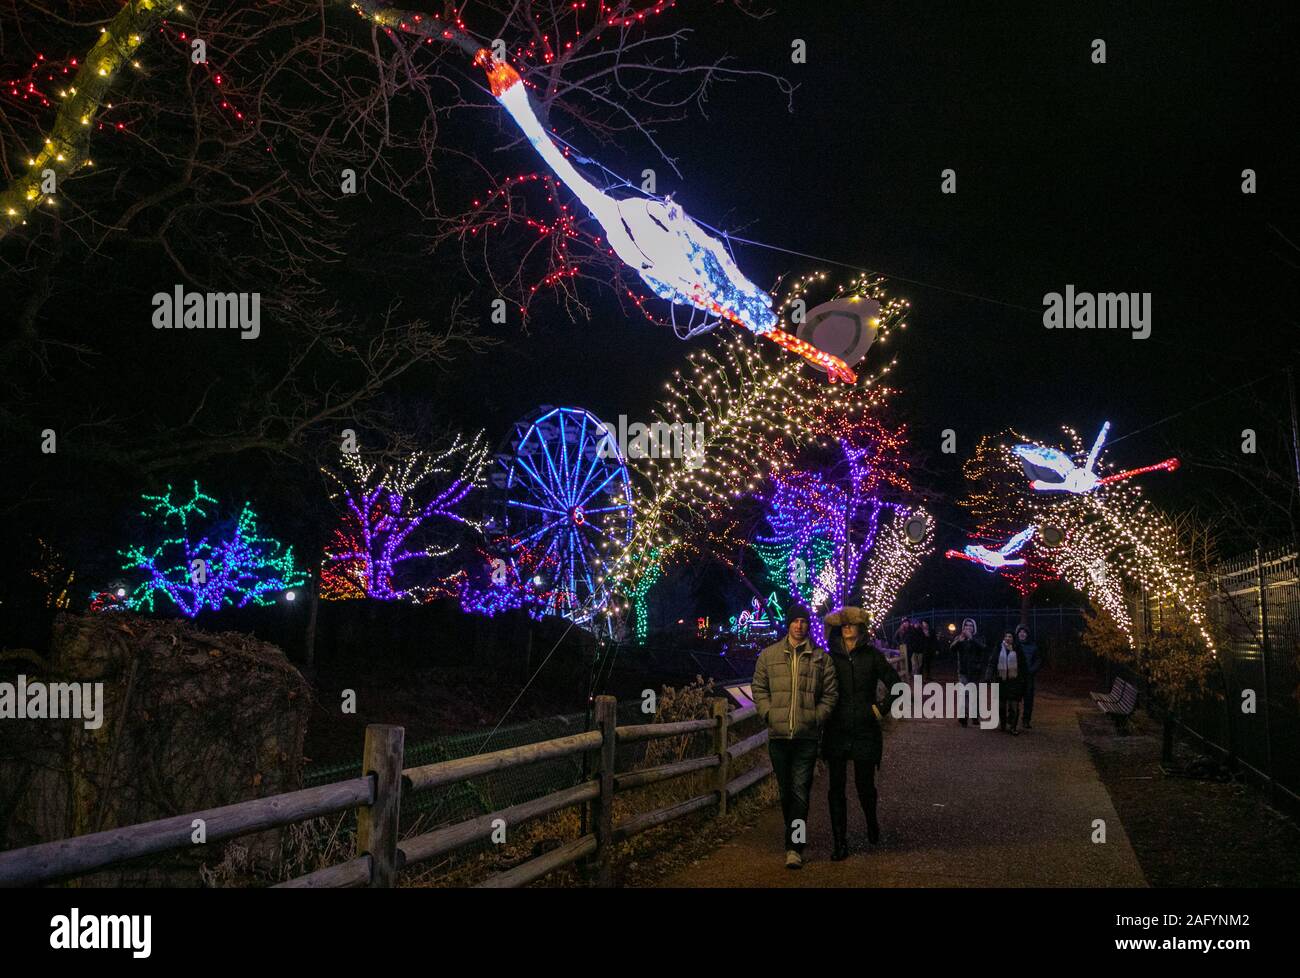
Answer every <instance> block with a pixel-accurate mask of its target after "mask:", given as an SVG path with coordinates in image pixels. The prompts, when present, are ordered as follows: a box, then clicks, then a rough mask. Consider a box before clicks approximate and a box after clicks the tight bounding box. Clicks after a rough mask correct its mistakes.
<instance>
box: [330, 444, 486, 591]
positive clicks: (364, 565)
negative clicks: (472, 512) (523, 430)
mask: <svg viewBox="0 0 1300 978" xmlns="http://www.w3.org/2000/svg"><path fill="white" fill-rule="evenodd" d="M486 465H487V447H486V444H485V441H484V437H483V435H482V434H481V433H480V434H478V435H475V436H474V437H473V438H472V439H469V440H466V439H465V438H463V437H462V436H460V435H457V436H456V437H455V438H454V439H453V441H452V443H451V445H450V446H449V447H448V448H447V449H445V450H444V451H441V452H439V453H437V454H433V453H430V452H424V451H416V452H411V453H410V454H408V455H407V456H405V457H404V458H403V459H402V460H401V461H400V462H398V463H396V464H394V465H383V464H381V463H379V462H377V461H366V460H365V459H364V458H363V457H362V455H361V454H360V453H359V452H344V453H343V456H342V465H341V470H339V471H336V470H334V469H331V468H328V467H326V468H323V469H322V471H323V472H324V473H325V475H326V477H327V478H329V479H330V481H331V482H333V484H334V487H335V489H334V491H333V492H332V493H331V495H330V498H331V499H332V500H333V501H334V503H335V505H337V506H338V507H339V510H340V515H341V525H340V526H338V527H337V528H335V530H334V534H333V539H332V541H331V543H330V544H329V546H327V547H326V551H325V562H324V567H323V570H322V573H321V597H322V598H325V599H327V600H346V599H352V598H363V597H367V598H376V599H378V600H381V601H395V600H408V601H427V600H430V599H432V598H434V597H439V596H445V595H450V594H454V593H455V592H456V585H457V582H458V579H459V578H460V577H461V576H462V575H461V574H458V573H452V574H447V573H442V572H440V571H439V570H438V569H436V568H435V567H431V566H430V565H428V564H426V565H425V566H424V568H423V570H421V569H420V568H419V567H418V566H414V565H412V564H411V562H412V561H436V560H438V559H440V558H446V557H448V556H450V555H451V554H452V553H454V552H455V551H456V549H457V546H456V543H455V542H448V541H447V540H445V539H439V537H442V536H445V534H440V533H437V532H435V527H436V528H437V529H439V530H445V529H446V523H447V522H450V523H452V524H456V525H459V526H463V527H470V528H473V529H478V525H477V523H476V522H474V521H472V520H470V519H468V518H466V517H465V516H464V515H462V514H461V513H460V512H459V507H461V506H462V504H463V503H464V501H465V499H466V498H467V497H468V496H469V494H470V493H471V492H472V491H473V490H474V489H475V488H477V487H479V486H481V484H482V480H483V473H484V470H485V468H486ZM439 524H441V526H439ZM420 578H423V579H420Z"/></svg>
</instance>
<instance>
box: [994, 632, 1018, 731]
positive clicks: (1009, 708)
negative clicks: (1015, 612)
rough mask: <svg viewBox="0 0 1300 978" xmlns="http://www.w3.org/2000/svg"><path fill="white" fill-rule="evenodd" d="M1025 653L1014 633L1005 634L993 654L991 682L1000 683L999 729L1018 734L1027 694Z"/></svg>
mask: <svg viewBox="0 0 1300 978" xmlns="http://www.w3.org/2000/svg"><path fill="white" fill-rule="evenodd" d="M1024 677H1025V665H1024V653H1023V652H1020V651H1019V649H1018V647H1017V645H1016V638H1015V636H1014V635H1012V634H1011V633H1010V632H1007V633H1006V634H1005V635H1003V636H1002V644H1001V645H1000V646H999V647H998V650H997V652H996V653H994V654H993V655H992V656H990V657H989V666H988V676H987V680H988V681H989V682H996V683H997V684H998V712H999V713H1001V721H1002V722H1001V723H1000V724H999V729H1001V730H1005V731H1006V732H1007V733H1009V734H1012V735H1014V736H1019V734H1020V700H1021V699H1022V698H1023V697H1024V695H1025V678H1024Z"/></svg>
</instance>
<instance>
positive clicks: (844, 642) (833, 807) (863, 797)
mask: <svg viewBox="0 0 1300 978" xmlns="http://www.w3.org/2000/svg"><path fill="white" fill-rule="evenodd" d="M809 620H810V617H809V612H808V609H807V608H805V607H802V606H800V605H796V606H795V607H793V608H790V609H788V610H787V612H786V621H787V622H788V623H789V632H788V634H787V635H786V637H785V638H784V639H782V640H781V641H779V642H777V643H776V644H775V645H770V646H768V647H767V648H766V649H764V650H763V652H762V654H761V655H759V657H758V661H757V662H756V663H755V665H754V681H753V684H752V687H751V688H752V690H753V695H754V705H755V706H756V707H757V709H758V715H759V717H760V718H762V720H763V721H764V722H765V723H766V724H767V732H768V741H767V748H768V753H769V755H770V756H771V758H772V771H773V773H774V774H775V775H776V783H777V787H778V789H779V790H780V792H781V813H782V817H783V819H784V822H785V850H786V851H785V864H786V866H787V867H788V868H790V869H799V868H800V867H802V866H803V851H804V847H805V845H806V843H807V839H808V805H809V799H810V797H811V795H812V782H813V772H814V768H815V767H816V763H817V755H818V752H819V749H820V753H821V756H822V757H823V758H824V759H825V760H826V767H827V769H828V771H829V773H830V795H829V801H830V812H831V834H832V837H833V840H834V845H833V849H832V853H831V859H834V860H837V861H838V860H841V859H844V858H845V857H846V856H848V854H849V846H848V819H849V815H848V811H849V810H848V801H847V799H846V797H845V792H846V789H847V787H848V766H849V761H852V762H853V780H854V782H855V785H856V787H857V794H858V801H859V803H860V804H861V805H862V811H863V813H864V814H865V815H866V817H867V838H868V839H869V840H870V841H871V842H877V841H879V839H880V825H879V823H878V822H877V820H876V800H877V794H876V784H875V772H876V769H877V768H878V767H879V766H880V759H881V756H882V753H883V750H884V738H883V736H882V734H881V729H880V718H881V712H880V709H881V708H880V707H879V706H878V705H877V701H876V692H877V683H879V682H884V684H885V689H886V690H892V688H893V684H894V683H895V682H897V681H898V674H897V673H896V672H895V671H894V669H893V667H892V666H891V665H890V664H889V662H888V661H887V660H886V659H885V657H884V655H883V654H882V653H881V652H880V650H879V649H877V648H876V647H875V645H873V644H872V643H871V641H870V639H869V638H868V637H867V615H866V613H865V612H864V611H863V610H862V609H861V608H841V609H840V610H839V611H836V612H834V613H833V614H829V615H827V616H826V617H825V618H824V619H823V622H824V623H825V625H826V641H827V644H828V645H829V646H830V651H829V652H828V651H826V650H825V649H822V648H819V647H818V646H816V645H814V644H813V643H812V642H810V641H809V639H808V625H809ZM886 708H887V707H886Z"/></svg>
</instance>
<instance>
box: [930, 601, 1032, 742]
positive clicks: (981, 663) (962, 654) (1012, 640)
mask: <svg viewBox="0 0 1300 978" xmlns="http://www.w3.org/2000/svg"><path fill="white" fill-rule="evenodd" d="M950 648H951V649H952V650H953V652H954V653H955V654H956V656H957V679H958V681H959V682H962V683H978V682H985V683H997V684H998V709H999V711H1000V712H1001V716H1000V717H999V721H1000V722H999V724H998V729H999V730H1002V731H1004V732H1006V733H1009V734H1012V735H1013V736H1018V735H1019V734H1020V706H1021V704H1022V703H1023V704H1024V709H1025V729H1026V730H1032V729H1033V719H1034V687H1035V685H1036V677H1037V675H1038V670H1039V669H1041V668H1042V665H1043V657H1042V655H1041V654H1040V653H1039V649H1038V643H1036V642H1032V641H1030V638H1029V629H1027V628H1026V627H1025V626H1024V625H1021V626H1020V627H1019V628H1017V629H1016V630H1015V632H1006V633H1005V634H1003V636H1002V642H1001V644H1000V645H999V646H998V647H997V649H995V650H994V651H993V652H991V653H990V652H989V650H988V649H986V648H985V647H984V643H983V642H981V641H980V640H979V636H978V635H976V629H975V622H974V621H973V620H972V619H970V618H967V619H965V620H964V621H963V622H962V623H961V631H960V632H959V633H958V635H957V638H956V639H954V640H953V643H952V645H951V646H950ZM957 722H958V723H960V724H961V725H962V726H963V727H964V726H966V724H967V718H966V717H960V718H958V720H957Z"/></svg>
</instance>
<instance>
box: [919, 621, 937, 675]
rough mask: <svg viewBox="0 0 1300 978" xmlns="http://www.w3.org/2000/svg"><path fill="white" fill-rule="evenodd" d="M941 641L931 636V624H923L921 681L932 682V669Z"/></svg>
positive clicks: (924, 622)
mask: <svg viewBox="0 0 1300 978" xmlns="http://www.w3.org/2000/svg"><path fill="white" fill-rule="evenodd" d="M938 648H939V640H938V639H937V638H935V637H934V636H933V635H931V634H930V623H929V622H928V621H924V620H923V621H922V622H921V681H922V682H925V683H928V682H929V681H930V668H931V665H932V664H933V662H934V653H935V652H936V651H938Z"/></svg>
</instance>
